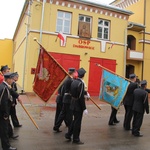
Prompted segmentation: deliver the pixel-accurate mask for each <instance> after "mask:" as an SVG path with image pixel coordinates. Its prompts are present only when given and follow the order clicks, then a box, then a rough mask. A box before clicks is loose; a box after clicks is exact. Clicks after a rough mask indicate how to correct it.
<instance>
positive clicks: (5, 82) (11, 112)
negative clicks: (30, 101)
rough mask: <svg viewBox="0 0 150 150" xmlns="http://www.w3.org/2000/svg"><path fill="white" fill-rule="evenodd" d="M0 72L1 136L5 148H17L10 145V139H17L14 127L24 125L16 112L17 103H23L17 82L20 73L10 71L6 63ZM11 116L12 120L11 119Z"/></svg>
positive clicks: (8, 149)
mask: <svg viewBox="0 0 150 150" xmlns="http://www.w3.org/2000/svg"><path fill="white" fill-rule="evenodd" d="M0 71H1V73H0V138H1V145H2V148H3V150H16V149H17V148H14V147H12V146H11V145H10V142H9V139H10V138H11V139H16V138H18V135H14V133H13V127H12V125H11V121H12V124H13V126H14V128H18V127H21V126H22V125H21V124H20V123H19V121H18V117H17V114H16V105H17V100H18V102H20V103H22V101H21V98H20V96H19V94H18V93H17V86H16V82H17V80H18V77H19V75H18V73H17V72H14V73H11V72H10V68H9V67H8V66H7V65H5V66H2V67H1V70H0ZM10 118H11V121H10Z"/></svg>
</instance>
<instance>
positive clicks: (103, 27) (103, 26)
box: [97, 18, 111, 40]
mask: <svg viewBox="0 0 150 150" xmlns="http://www.w3.org/2000/svg"><path fill="white" fill-rule="evenodd" d="M100 20H102V21H103V24H102V25H100V24H99V21H100ZM105 21H106V22H108V26H106V25H105ZM110 23H111V22H110V20H106V19H102V18H99V19H98V28H97V38H98V39H102V40H109V39H110ZM99 27H101V28H102V37H99V36H98V34H99V33H100V32H99ZM104 29H108V34H107V36H108V38H107V39H106V38H105V32H104Z"/></svg>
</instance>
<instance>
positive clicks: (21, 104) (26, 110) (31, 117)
mask: <svg viewBox="0 0 150 150" xmlns="http://www.w3.org/2000/svg"><path fill="white" fill-rule="evenodd" d="M20 104H21V106H22V108H23V109H24V111H25V112H26V114H27V115H28V116H29V118H30V120H31V121H32V123H33V124H34V125H35V127H36V128H37V129H38V130H39V127H38V125H37V124H36V122H35V121H34V120H33V118H32V117H31V115H30V114H29V112H28V111H27V109H26V108H25V107H24V106H23V104H22V103H20Z"/></svg>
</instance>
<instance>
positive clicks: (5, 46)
mask: <svg viewBox="0 0 150 150" xmlns="http://www.w3.org/2000/svg"><path fill="white" fill-rule="evenodd" d="M12 54H13V41H12V40H11V39H3V40H0V68H1V66H4V65H8V66H9V67H10V68H11V71H13V65H12Z"/></svg>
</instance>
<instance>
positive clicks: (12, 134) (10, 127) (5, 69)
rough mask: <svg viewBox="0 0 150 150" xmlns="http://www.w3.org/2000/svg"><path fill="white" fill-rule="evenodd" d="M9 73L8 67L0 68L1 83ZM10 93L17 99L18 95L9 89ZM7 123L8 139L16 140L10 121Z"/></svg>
mask: <svg viewBox="0 0 150 150" xmlns="http://www.w3.org/2000/svg"><path fill="white" fill-rule="evenodd" d="M9 72H10V68H9V67H8V65H5V66H2V67H1V77H2V81H1V83H2V82H3V81H4V75H5V74H7V73H9ZM13 75H14V74H13ZM10 91H11V94H14V96H16V97H17V98H18V97H19V95H18V94H17V93H16V92H15V91H14V90H12V89H10ZM20 102H21V100H20ZM8 122H9V124H8V131H9V132H8V133H9V137H10V138H12V139H16V138H17V137H18V135H14V133H13V128H12V126H11V123H10V119H9V120H8Z"/></svg>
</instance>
